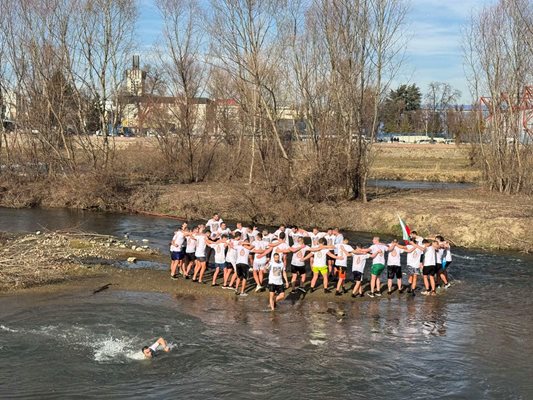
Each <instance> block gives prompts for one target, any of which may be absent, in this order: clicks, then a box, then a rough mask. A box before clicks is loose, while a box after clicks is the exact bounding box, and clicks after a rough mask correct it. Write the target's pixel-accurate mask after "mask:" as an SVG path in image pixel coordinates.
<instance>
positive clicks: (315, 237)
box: [307, 232, 326, 246]
mask: <svg viewBox="0 0 533 400" xmlns="http://www.w3.org/2000/svg"><path fill="white" fill-rule="evenodd" d="M307 236H308V237H309V238H310V239H311V245H312V246H318V239H320V238H323V237H324V236H326V232H317V233H316V234H315V233H313V232H307Z"/></svg>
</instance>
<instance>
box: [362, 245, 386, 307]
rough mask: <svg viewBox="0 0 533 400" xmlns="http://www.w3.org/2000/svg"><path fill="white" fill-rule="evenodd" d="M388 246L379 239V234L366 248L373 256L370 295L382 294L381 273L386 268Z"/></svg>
mask: <svg viewBox="0 0 533 400" xmlns="http://www.w3.org/2000/svg"><path fill="white" fill-rule="evenodd" d="M387 249H388V247H387V246H385V245H384V244H383V243H381V242H380V241H379V237H378V236H374V238H373V239H372V245H371V246H370V247H369V248H367V249H366V251H367V252H368V253H370V257H371V258H372V268H371V269H370V293H368V296H369V297H374V296H381V279H380V275H381V273H382V272H383V270H384V269H385V252H386V251H387Z"/></svg>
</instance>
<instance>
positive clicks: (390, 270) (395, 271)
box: [387, 265, 402, 279]
mask: <svg viewBox="0 0 533 400" xmlns="http://www.w3.org/2000/svg"><path fill="white" fill-rule="evenodd" d="M394 278H397V279H402V267H401V266H399V265H388V266H387V279H394Z"/></svg>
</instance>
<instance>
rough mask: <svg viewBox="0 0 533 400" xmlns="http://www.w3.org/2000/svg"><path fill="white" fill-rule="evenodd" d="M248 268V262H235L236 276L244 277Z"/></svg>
mask: <svg viewBox="0 0 533 400" xmlns="http://www.w3.org/2000/svg"><path fill="white" fill-rule="evenodd" d="M249 269H250V266H249V265H248V264H237V278H239V279H246V277H247V276H248V270H249Z"/></svg>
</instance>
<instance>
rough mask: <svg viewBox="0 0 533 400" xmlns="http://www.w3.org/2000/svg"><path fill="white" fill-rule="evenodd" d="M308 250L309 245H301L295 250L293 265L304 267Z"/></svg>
mask: <svg viewBox="0 0 533 400" xmlns="http://www.w3.org/2000/svg"><path fill="white" fill-rule="evenodd" d="M308 250H309V246H306V245H303V246H301V247H300V246H299V250H297V251H295V252H294V254H293V255H292V260H291V265H294V266H295V267H303V266H304V265H305V261H304V260H303V259H304V257H305V253H306V252H307V251H308Z"/></svg>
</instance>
